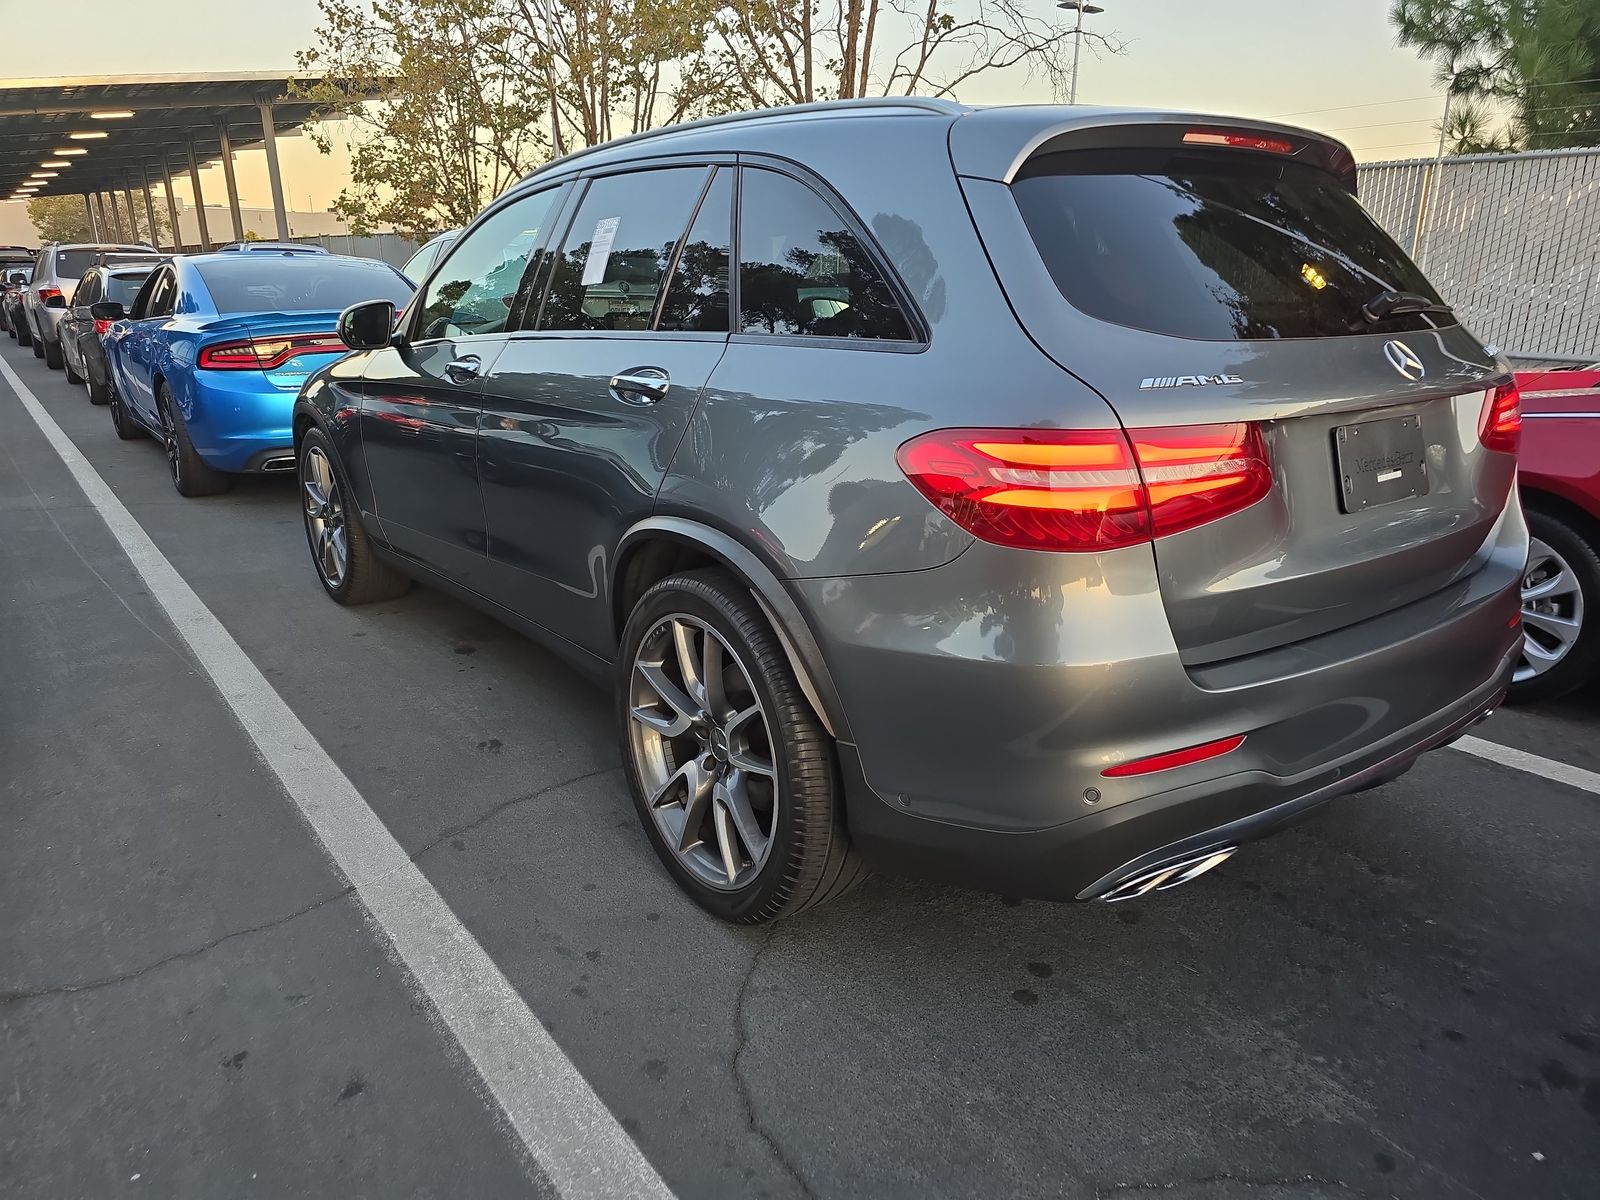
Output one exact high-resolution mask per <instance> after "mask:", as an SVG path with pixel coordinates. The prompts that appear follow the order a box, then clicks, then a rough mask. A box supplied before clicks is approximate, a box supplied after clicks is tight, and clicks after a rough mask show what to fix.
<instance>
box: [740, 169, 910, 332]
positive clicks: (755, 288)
mask: <svg viewBox="0 0 1600 1200" xmlns="http://www.w3.org/2000/svg"><path fill="white" fill-rule="evenodd" d="M739 328H740V329H741V330H742V331H743V332H745V333H763V334H785V335H790V336H800V337H828V338H879V339H888V340H893V341H911V340H913V339H914V337H915V334H914V333H913V332H912V329H911V323H910V321H908V320H907V319H906V315H905V313H904V312H903V311H902V310H901V308H900V305H899V302H898V301H897V300H896V299H895V296H894V292H893V290H892V289H891V288H890V287H889V284H888V281H887V280H886V279H885V278H884V275H883V272H882V271H880V270H879V269H878V266H877V264H876V263H874V262H873V260H872V256H871V255H870V254H868V253H867V248H866V247H865V246H864V245H863V244H862V243H861V240H860V239H859V238H858V237H856V235H855V234H854V233H852V232H851V231H850V228H849V226H848V224H847V223H846V221H845V220H844V218H843V217H842V216H840V215H839V213H838V212H836V211H835V210H834V208H833V206H832V205H831V204H829V203H828V202H827V201H825V200H823V198H822V197H821V196H819V195H817V193H816V192H814V191H813V190H812V189H811V188H809V187H807V186H806V185H805V184H803V183H801V182H800V181H799V180H797V179H792V178H790V177H789V176H787V175H781V174H779V173H778V172H776V171H766V170H761V169H759V168H755V167H747V168H745V171H744V179H743V181H742V183H741V185H740V196H739Z"/></svg>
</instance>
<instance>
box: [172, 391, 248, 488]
mask: <svg viewBox="0 0 1600 1200" xmlns="http://www.w3.org/2000/svg"><path fill="white" fill-rule="evenodd" d="M156 408H157V411H159V412H160V414H161V423H162V425H163V426H164V427H165V431H166V437H165V441H166V451H167V469H168V471H169V473H170V474H171V475H172V486H173V487H175V488H177V489H178V495H180V496H187V497H190V498H193V497H196V496H215V495H217V494H218V493H220V492H225V491H227V490H228V485H229V482H230V481H229V479H228V475H227V472H225V471H219V470H217V469H216V468H215V467H213V466H211V465H210V464H209V463H207V462H206V460H205V459H203V458H201V457H200V452H199V451H197V450H196V449H195V448H194V443H193V442H191V441H190V440H189V426H188V425H187V424H186V423H185V422H184V419H183V409H181V408H179V407H178V406H177V405H176V404H174V403H173V402H172V392H171V391H170V390H169V389H168V387H167V385H166V384H165V383H162V384H159V385H157V388H156Z"/></svg>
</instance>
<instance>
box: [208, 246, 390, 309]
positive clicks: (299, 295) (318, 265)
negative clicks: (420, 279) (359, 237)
mask: <svg viewBox="0 0 1600 1200" xmlns="http://www.w3.org/2000/svg"><path fill="white" fill-rule="evenodd" d="M195 270H197V271H198V272H200V278H201V279H202V280H204V281H205V285H206V290H207V291H208V292H210V293H211V300H212V303H214V304H215V305H216V306H217V311H218V312H219V313H240V312H336V311H339V310H342V309H346V308H349V307H350V305H352V304H360V303H361V302H362V301H364V300H391V301H393V302H394V304H395V306H396V307H404V306H405V305H406V303H407V302H409V301H410V299H411V285H410V284H408V283H407V282H406V281H405V279H404V277H402V276H401V274H400V273H399V272H398V271H396V270H395V269H394V268H393V267H390V266H386V265H385V264H383V263H378V262H371V261H369V260H366V259H360V258H337V257H334V256H333V255H328V256H326V257H324V256H323V255H311V254H297V255H289V254H285V255H283V256H282V257H277V256H275V255H271V254H255V253H251V254H237V255H229V256H228V257H226V258H217V259H213V260H212V261H210V262H205V263H196V264H195Z"/></svg>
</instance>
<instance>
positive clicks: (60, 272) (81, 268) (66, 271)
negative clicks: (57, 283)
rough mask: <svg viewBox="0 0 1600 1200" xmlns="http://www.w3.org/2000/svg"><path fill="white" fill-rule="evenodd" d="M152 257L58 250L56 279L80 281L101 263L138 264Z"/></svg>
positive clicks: (132, 253)
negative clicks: (86, 272) (137, 262)
mask: <svg viewBox="0 0 1600 1200" xmlns="http://www.w3.org/2000/svg"><path fill="white" fill-rule="evenodd" d="M151 257H152V256H151V255H150V254H148V253H146V254H139V253H137V252H131V253H128V254H114V253H108V252H107V251H104V250H57V251H56V278H57V279H78V278H81V277H82V275H83V273H84V272H85V271H87V270H88V269H89V268H90V267H92V266H95V265H96V264H98V263H101V262H105V263H111V264H115V263H116V262H118V261H119V260H120V261H129V260H132V261H135V262H136V261H138V260H139V259H141V258H142V259H147V260H148V259H149V258H151Z"/></svg>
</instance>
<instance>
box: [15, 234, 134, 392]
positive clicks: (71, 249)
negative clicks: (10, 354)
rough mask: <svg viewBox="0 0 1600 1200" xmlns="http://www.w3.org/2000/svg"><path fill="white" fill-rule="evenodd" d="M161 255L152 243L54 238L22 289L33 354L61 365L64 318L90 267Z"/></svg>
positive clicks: (24, 340)
mask: <svg viewBox="0 0 1600 1200" xmlns="http://www.w3.org/2000/svg"><path fill="white" fill-rule="evenodd" d="M156 257H159V252H158V251H157V250H156V249H155V248H154V247H152V246H144V245H139V244H131V245H130V244H125V243H102V242H83V243H70V244H69V243H65V242H51V243H50V244H49V245H48V246H46V247H44V249H42V250H40V251H39V257H38V259H37V260H36V261H35V262H34V265H33V278H32V279H31V280H30V281H29V282H28V286H27V287H26V288H24V289H23V292H22V319H23V320H24V321H25V322H26V323H27V333H28V336H27V337H26V338H23V339H20V340H22V341H23V342H24V344H31V345H32V346H33V356H34V357H35V358H42V359H44V361H45V364H46V365H47V366H49V367H52V368H54V369H56V370H60V369H61V331H60V329H59V326H60V324H61V318H62V316H63V315H64V314H65V313H66V311H67V309H68V308H70V307H71V306H72V297H73V294H74V293H75V292H76V291H77V289H78V280H80V279H82V278H83V274H84V272H85V271H87V270H88V269H89V268H90V267H93V266H96V265H102V264H104V265H109V266H115V265H116V264H117V263H119V262H130V261H134V260H149V259H153V258H156Z"/></svg>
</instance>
